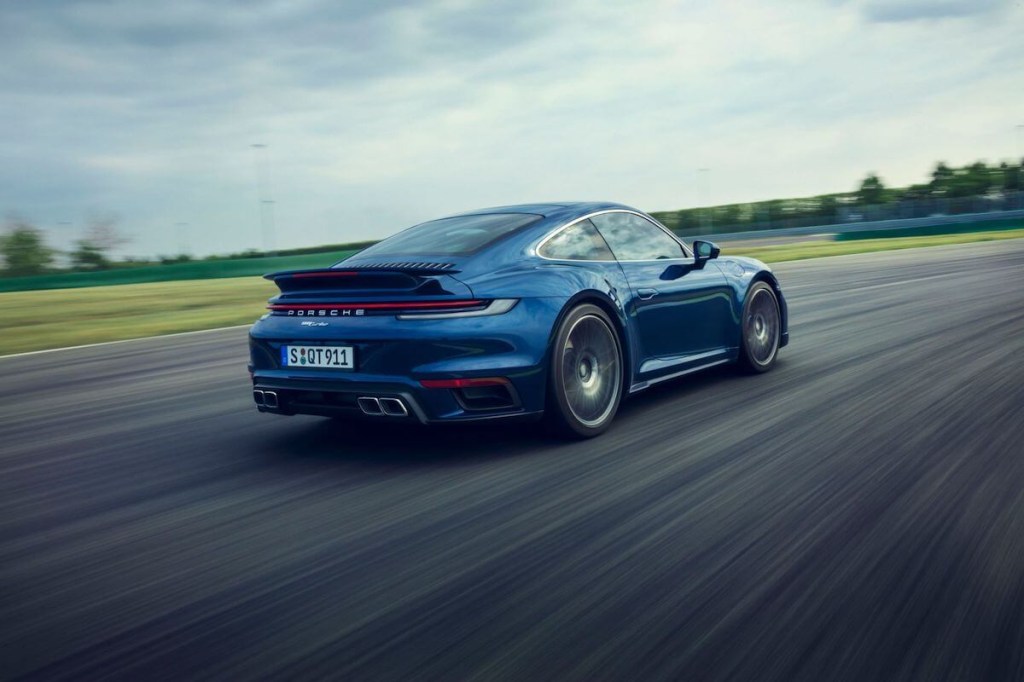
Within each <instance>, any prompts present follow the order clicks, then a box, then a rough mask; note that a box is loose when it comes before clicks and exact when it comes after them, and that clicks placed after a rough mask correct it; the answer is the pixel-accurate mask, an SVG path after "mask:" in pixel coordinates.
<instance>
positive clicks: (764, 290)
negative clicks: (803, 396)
mask: <svg viewBox="0 0 1024 682" xmlns="http://www.w3.org/2000/svg"><path fill="white" fill-rule="evenodd" d="M741 326H742V329H741V331H740V366H741V367H742V368H743V369H744V370H746V371H747V372H750V373H753V374H760V373H762V372H767V371H768V370H770V369H771V368H772V367H774V366H775V361H776V359H778V357H779V339H780V336H781V333H782V315H781V314H780V313H779V300H778V299H777V298H776V297H775V292H774V291H773V290H772V288H771V287H770V286H768V285H767V284H765V283H764V282H754V284H752V285H751V287H750V289H749V290H748V291H747V300H746V302H745V303H744V304H743V322H742V325H741Z"/></svg>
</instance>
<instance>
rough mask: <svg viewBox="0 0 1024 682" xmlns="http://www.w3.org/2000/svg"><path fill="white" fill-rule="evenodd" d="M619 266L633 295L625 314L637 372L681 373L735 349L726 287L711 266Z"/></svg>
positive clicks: (686, 262)
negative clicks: (631, 323)
mask: <svg viewBox="0 0 1024 682" xmlns="http://www.w3.org/2000/svg"><path fill="white" fill-rule="evenodd" d="M621 266H622V270H623V272H624V273H625V275H626V279H627V280H628V281H629V285H630V290H631V292H632V294H633V299H632V301H630V305H629V307H628V308H627V310H628V311H629V314H630V315H631V316H632V317H633V318H634V319H635V320H636V326H637V329H638V332H639V336H640V355H641V365H640V367H641V371H643V372H645V373H646V372H655V371H660V370H670V369H681V368H682V367H676V365H684V364H686V363H687V362H688V361H693V362H695V363H700V362H704V361H708V360H709V359H710V358H712V357H713V356H714V354H715V353H714V351H724V350H725V349H726V348H728V347H730V346H732V345H735V344H734V343H733V341H732V336H733V334H731V332H730V330H731V329H732V327H733V326H734V325H733V323H732V289H731V288H730V287H729V284H728V282H727V281H726V279H725V276H724V275H722V273H721V271H720V270H719V269H718V268H717V267H715V266H714V264H713V263H709V264H708V265H707V266H705V267H704V268H703V269H701V270H694V269H692V266H693V261H692V259H686V260H674V261H667V260H666V261H648V262H633V263H630V262H623V263H621ZM675 361H678V362H675Z"/></svg>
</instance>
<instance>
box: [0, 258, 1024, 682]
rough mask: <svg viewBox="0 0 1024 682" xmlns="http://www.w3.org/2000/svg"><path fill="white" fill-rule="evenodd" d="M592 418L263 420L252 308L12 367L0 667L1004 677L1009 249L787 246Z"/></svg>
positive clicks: (0, 544)
mask: <svg viewBox="0 0 1024 682" xmlns="http://www.w3.org/2000/svg"><path fill="white" fill-rule="evenodd" d="M777 272H778V273H779V275H780V278H781V279H782V282H783V287H784V290H785V291H786V293H787V296H788V298H789V301H790V310H791V314H792V325H791V332H792V343H791V345H790V346H789V347H788V348H786V349H784V350H783V351H782V354H781V359H780V363H779V365H778V366H777V368H776V369H775V371H773V372H771V373H769V374H767V375H763V376H756V377H746V376H739V375H737V374H735V373H733V372H731V371H729V370H713V371H710V372H707V373H704V374H701V375H697V376H690V377H685V378H683V379H681V380H679V381H675V382H671V383H670V384H669V385H662V386H659V387H658V388H656V389H652V390H651V391H648V392H645V393H643V394H640V395H639V396H637V397H635V398H634V399H632V400H630V401H628V402H627V403H626V404H624V406H623V408H622V410H621V412H620V414H619V416H618V418H617V421H616V423H615V425H614V426H613V428H612V429H611V431H609V432H608V433H607V434H605V435H604V436H603V437H601V438H598V439H596V440H593V441H588V442H581V443H563V442H559V441H554V440H551V439H549V438H547V437H545V436H544V435H542V434H541V433H539V431H538V429H537V428H534V427H532V426H526V427H523V426H518V427H504V428H497V427H494V426H489V427H486V428H483V427H473V428H463V429H432V430H424V429H420V428H413V429H395V428H394V427H389V428H387V429H382V428H367V427H345V426H343V425H339V424H335V423H332V422H330V421H328V420H320V419H315V418H307V417H292V418H282V417H275V416H269V415H260V414H257V413H256V411H255V408H254V407H253V406H252V404H251V398H250V394H249V386H248V377H247V375H246V372H245V361H246V352H247V351H246V343H245V334H244V330H237V329H236V330H226V331H220V332H211V333H209V334H196V335H191V336H183V337H174V338H167V339H160V338H156V339H148V340H141V341H137V342H130V343H122V344H116V345H110V346H100V347H94V348H83V349H76V350H68V351H61V352H55V353H47V354H40V355H30V356H23V357H11V358H6V359H0V404H2V406H3V417H2V421H0V616H2V623H3V627H2V629H0V678H3V679H13V678H19V677H21V676H29V677H37V678H40V679H43V678H45V679H67V680H84V679H94V678H102V677H111V678H119V679H132V680H142V679H145V680H153V679H191V678H218V679H230V680H239V679H248V678H254V677H261V678H274V679H279V678H311V677H325V676H330V677H334V678H339V679H341V678H344V679H375V680H379V679H395V678H401V677H415V678H417V679H456V678H476V679H493V678H517V679H585V680H591V679H615V678H619V679H623V678H629V679H659V678H676V679H700V680H717V679H721V680H736V679H758V680H775V679H778V680H790V679H808V680H823V679H851V680H867V679H965V680H1011V679H1018V680H1019V679H1024V362H1022V359H1021V358H1022V356H1024V301H1022V297H1021V296H1020V294H1019V290H1018V286H1019V281H1020V278H1021V274H1022V273H1024V240H1021V241H1009V242H999V243H992V244H974V245H960V246H955V247H948V248H947V247H938V248H931V249H919V250H908V251H899V252H892V253H883V254H867V255H862V256H843V257H839V258H827V259H819V260H814V261H802V262H798V263H791V264H783V265H781V266H779V267H778V268H777Z"/></svg>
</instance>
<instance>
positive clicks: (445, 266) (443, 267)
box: [263, 262, 459, 282]
mask: <svg viewBox="0 0 1024 682" xmlns="http://www.w3.org/2000/svg"><path fill="white" fill-rule="evenodd" d="M364 272H401V273H404V274H409V275H451V274H454V273H456V272H459V270H458V269H457V268H456V267H455V264H454V263H402V262H388V263H353V264H352V265H347V266H345V267H335V268H318V269H314V270H282V271H281V272H272V273H270V274H269V275H263V277H264V278H265V279H269V280H272V281H275V282H276V281H277V280H278V279H279V278H295V279H303V278H310V277H323V278H332V277H352V276H354V275H357V274H362V273H364Z"/></svg>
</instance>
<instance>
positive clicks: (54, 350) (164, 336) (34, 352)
mask: <svg viewBox="0 0 1024 682" xmlns="http://www.w3.org/2000/svg"><path fill="white" fill-rule="evenodd" d="M251 326H252V325H251V324H237V325H234V326H232V327H217V328H215V329H197V330H195V331H191V332H175V333H173V334H158V335H156V336H140V337H138V338H135V339H119V340H117V341H100V342H99V343H86V344H83V345H81V346H65V347H64V348H47V349H45V350H30V351H27V352H25V353H14V354H12V355H0V360H6V359H8V358H23V357H25V356H28V355H42V354H43V353H59V352H60V351H64V350H79V349H81V348H96V347H98V346H113V345H116V344H119V343H132V342H135V341H152V340H153V339H169V338H171V337H174V336H190V335H192V334H209V333H210V332H222V331H227V330H229V329H247V328H249V327H251Z"/></svg>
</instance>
